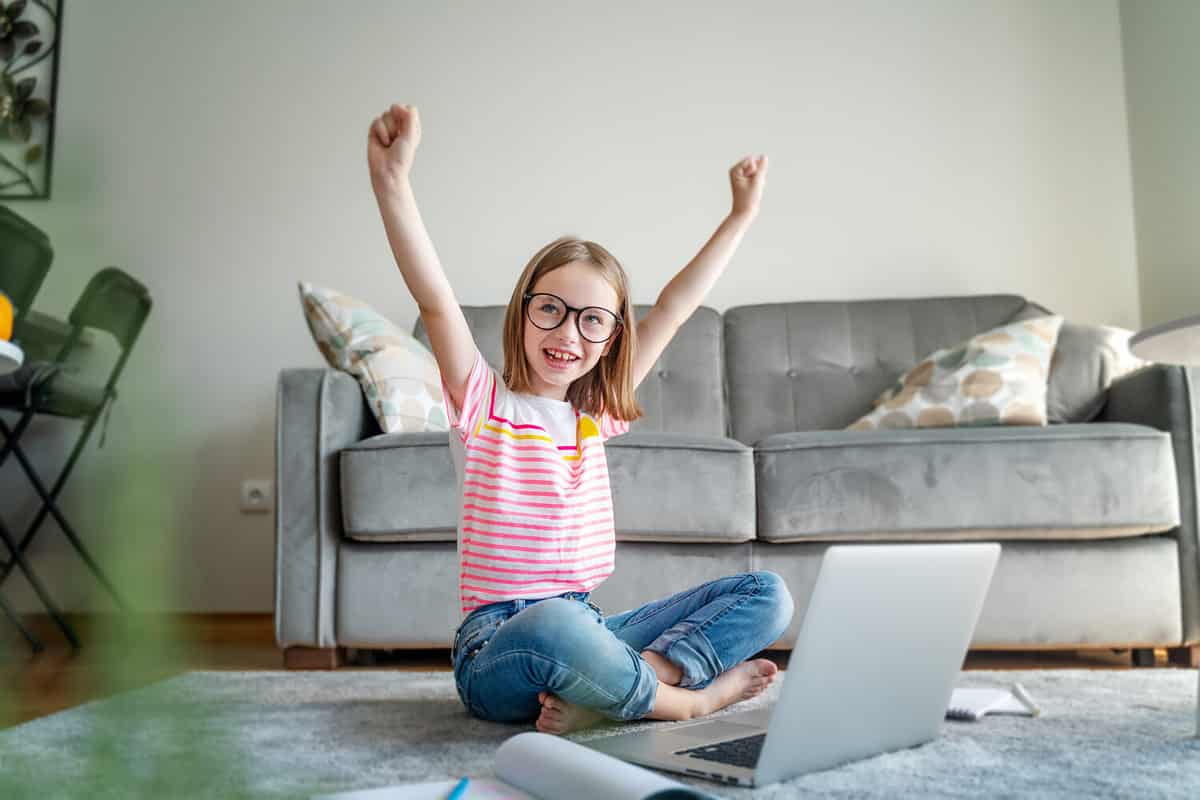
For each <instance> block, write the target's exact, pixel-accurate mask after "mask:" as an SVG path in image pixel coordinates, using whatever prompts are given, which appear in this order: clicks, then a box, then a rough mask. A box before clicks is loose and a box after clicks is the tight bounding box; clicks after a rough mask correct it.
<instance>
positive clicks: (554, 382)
mask: <svg viewBox="0 0 1200 800" xmlns="http://www.w3.org/2000/svg"><path fill="white" fill-rule="evenodd" d="M538 292H544V293H547V294H554V295H558V296H559V297H561V298H562V299H563V301H564V302H566V304H567V305H569V306H571V307H572V308H585V307H587V306H599V307H600V308H604V309H607V310H609V311H611V312H613V313H614V314H619V313H620V309H619V308H618V307H617V292H616V290H615V289H613V287H612V286H611V285H610V284H609V282H608V281H606V280H605V279H604V277H603V276H602V275H601V274H600V272H599V271H598V270H597V269H596V268H595V267H594V266H592V265H591V264H587V263H584V262H581V261H572V262H569V263H567V264H563V265H562V266H561V267H558V268H557V269H554V270H551V271H550V272H547V273H545V274H544V275H542V276H541V277H540V278H538V279H537V281H535V282H534V284H533V286H532V287H530V289H529V293H530V294H536V293H538ZM526 310H528V303H526ZM577 316H578V314H577V312H575V311H568V312H567V313H566V316H565V317H564V318H563V321H562V324H560V325H559V326H558V327H557V328H555V329H554V330H549V331H547V330H542V329H541V328H539V327H538V326H536V325H534V324H533V323H532V322H530V321H529V314H528V313H525V314H524V315H523V317H522V318H523V320H524V324H525V329H524V336H523V339H524V342H525V363H526V364H528V365H529V367H530V369H529V382H530V384H531V392H532V393H533V394H536V395H538V396H540V397H549V398H552V399H554V400H565V399H566V396H567V387H569V386H570V385H571V382H572V381H574V380H577V379H579V378H581V377H583V376H584V375H586V374H587V373H588V372H589V371H590V370H591V369H592V367H594V366H596V364H597V363H598V362H599V361H600V359H601V358H603V357H604V356H605V355H607V354H608V351H609V350H610V349H611V348H612V346H613V344H615V343H616V341H617V336H618V335H619V334H614V335H613V336H612V337H611V338H610V339H609V340H608V341H607V342H589V341H588V340H587V339H585V338H583V337H582V336H581V335H580V334H579V327H578V326H577V325H576V317H577ZM593 338H594V337H593ZM556 355H557V356H560V357H559V358H556V357H555V356H556ZM561 356H566V357H567V358H566V359H565V360H564V359H563V358H561Z"/></svg>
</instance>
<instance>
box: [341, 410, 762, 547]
mask: <svg viewBox="0 0 1200 800" xmlns="http://www.w3.org/2000/svg"><path fill="white" fill-rule="evenodd" d="M605 451H606V455H607V459H608V471H609V483H610V485H611V486H612V493H613V516H614V519H615V522H616V528H617V539H618V540H631V541H650V542H675V541H678V542H744V541H748V540H750V539H753V538H754V456H753V451H752V450H751V448H749V447H747V446H746V445H744V444H742V443H741V442H738V441H735V440H733V439H726V438H723V437H718V436H705V435H700V434H690V433H660V432H645V433H626V434H623V435H621V436H617V437H614V438H612V439H609V440H608V442H607V443H606V444H605ZM340 458H341V462H340V466H341V499H342V524H343V527H344V530H345V536H346V538H348V539H353V540H355V541H363V542H436V541H451V542H452V541H455V540H456V538H457V526H458V480H457V478H456V476H455V473H454V464H453V462H452V461H451V460H450V448H449V447H448V445H447V437H446V434H445V433H389V434H381V435H379V436H373V437H371V438H369V439H364V440H362V441H361V442H358V443H356V444H353V445H350V446H349V447H346V448H344V449H343V450H342V451H341V454H340Z"/></svg>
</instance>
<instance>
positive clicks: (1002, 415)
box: [849, 316, 1063, 430]
mask: <svg viewBox="0 0 1200 800" xmlns="http://www.w3.org/2000/svg"><path fill="white" fill-rule="evenodd" d="M1062 324H1063V318H1062V317H1060V316H1049V317H1037V318H1035V319H1025V320H1021V321H1019V322H1013V323H1010V324H1008V325H1001V326H1000V327H997V328H993V329H992V330H989V331H985V332H983V333H981V334H979V335H977V336H974V337H972V338H971V339H969V340H967V341H966V342H964V343H962V344H960V345H958V346H957V347H950V348H945V349H943V350H938V351H936V352H934V353H931V354H929V355H928V356H926V357H925V358H924V359H922V361H921V363H919V364H917V366H915V367H913V368H912V369H910V370H909V371H908V372H906V373H904V374H903V375H901V376H900V378H899V379H898V380H897V381H896V383H895V384H894V385H893V386H892V387H890V388H889V389H888V390H887V391H885V392H884V393H883V394H882V395H880V396H879V397H878V398H877V399H876V400H875V402H874V403H873V404H872V406H873V408H874V410H873V411H871V412H870V413H868V414H867V415H865V416H863V417H862V418H860V419H858V420H857V421H855V422H854V423H852V424H851V425H849V428H850V429H851V430H873V429H876V428H939V427H948V426H975V425H1045V424H1046V385H1047V382H1046V379H1047V376H1048V374H1049V371H1050V359H1051V356H1052V355H1053V353H1054V345H1055V342H1056V340H1057V339H1058V332H1059V329H1060V328H1061V327H1062Z"/></svg>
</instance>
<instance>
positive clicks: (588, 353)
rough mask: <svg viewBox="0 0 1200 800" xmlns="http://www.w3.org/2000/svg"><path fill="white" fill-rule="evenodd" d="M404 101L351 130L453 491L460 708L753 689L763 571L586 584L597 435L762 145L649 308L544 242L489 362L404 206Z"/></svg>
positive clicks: (770, 629)
mask: <svg viewBox="0 0 1200 800" xmlns="http://www.w3.org/2000/svg"><path fill="white" fill-rule="evenodd" d="M420 140H421V123H420V118H419V116H418V114H417V109H416V108H415V107H413V106H407V105H405V106H402V105H392V106H391V107H390V108H389V109H387V110H386V111H385V112H384V113H383V114H382V115H381V116H380V117H378V118H376V119H375V120H373V121H372V123H371V127H370V130H369V131H368V134H367V160H368V165H369V168H370V175H371V184H372V187H373V188H374V190H375V196H376V199H377V200H378V203H379V210H380V213H381V214H382V216H383V223H384V228H385V229H386V231H387V236H388V241H389V243H390V244H391V247H392V252H393V253H394V254H395V257H396V263H397V265H398V266H399V267H400V273H401V275H403V277H404V282H405V284H406V285H407V286H408V289H409V291H410V292H411V293H412V296H413V298H414V299H415V300H416V301H417V308H418V310H419V311H420V314H421V320H422V322H423V323H424V326H425V329H426V331H427V332H428V335H429V342H430V345H431V346H432V349H433V355H434V357H435V358H436V359H437V363H438V367H439V368H440V370H441V374H442V389H443V393H444V395H445V401H446V411H447V415H448V416H449V418H450V422H451V426H452V432H451V435H450V448H451V455H452V456H453V459H454V463H455V468H456V471H457V473H458V478H459V484H460V493H461V497H462V503H461V511H460V515H459V526H458V555H459V572H458V576H459V603H460V612H461V615H462V617H461V622H460V624H459V627H458V629H457V630H456V631H455V635H454V646H453V648H452V649H451V662H452V663H453V665H454V678H455V684H456V687H457V689H458V694H459V697H460V698H461V699H462V702H463V704H464V705H465V706H466V707H467V709H468V710H469V711H470V712H471V713H472V714H473V715H475V716H477V717H481V718H484V719H490V720H495V721H503V722H514V721H529V720H534V719H535V718H536V728H537V729H538V730H539V731H543V732H545V733H565V732H567V731H570V730H574V729H577V728H580V727H583V726H585V725H588V724H591V723H593V722H595V721H597V720H599V719H601V718H602V717H607V718H610V719H618V720H629V719H640V718H643V717H648V718H650V719H661V720H685V719H691V718H693V717H698V716H703V715H705V714H709V713H711V712H713V711H716V710H717V709H720V708H724V707H725V706H727V705H730V704H731V703H735V702H738V701H739V700H744V699H746V698H749V697H754V696H755V695H757V694H759V693H761V692H762V691H763V690H764V689H765V688H766V687H767V685H768V684H770V683H771V681H772V680H773V679H774V677H775V674H776V672H777V667H776V666H775V664H774V662H772V661H769V660H767V659H754V660H750V661H747V660H746V659H748V658H749V657H750V656H751V655H753V654H754V653H756V652H758V651H760V650H762V649H763V648H764V647H766V646H767V645H769V644H771V643H772V642H774V641H775V640H776V639H778V638H779V637H780V636H781V635H782V634H783V632H784V630H785V629H786V628H787V626H788V623H789V622H790V620H791V616H792V611H793V605H792V599H791V596H790V595H789V594H788V591H787V588H786V586H785V585H784V583H783V581H782V580H781V579H780V578H779V576H777V575H776V574H775V573H773V572H765V571H760V572H751V573H745V574H740V575H733V576H731V577H727V578H721V579H718V580H715V581H710V582H708V583H705V584H702V585H700V586H696V587H694V588H692V589H688V590H687V591H684V592H680V593H678V594H675V595H673V596H671V597H668V598H665V599H663V600H658V601H655V602H653V603H648V604H646V605H644V606H641V607H640V608H636V609H633V610H631V611H626V612H624V613H622V614H617V615H615V616H609V617H606V616H604V614H603V612H601V610H600V609H599V608H598V607H597V606H595V605H594V604H593V603H592V602H591V601H590V600H589V597H590V595H591V591H592V590H593V589H595V588H596V586H598V585H599V584H600V583H601V582H602V581H603V580H604V579H605V578H606V577H608V575H609V574H611V573H612V570H613V551H614V531H613V516H612V492H611V490H610V488H609V483H608V471H607V467H606V462H605V455H604V445H603V442H604V440H605V439H608V438H609V437H611V436H616V435H617V434H620V433H624V432H625V431H627V430H628V429H629V422H630V421H631V420H634V419H636V418H637V417H639V416H641V410H640V409H639V408H638V407H637V404H636V402H635V401H634V389H635V388H636V387H637V385H638V384H639V383H640V382H641V380H642V378H644V377H645V376H646V374H647V373H648V372H649V371H650V369H651V367H652V366H653V365H654V363H655V361H657V360H658V357H659V354H660V353H662V351H663V348H665V347H666V346H667V343H668V342H669V341H670V340H671V337H672V336H674V334H675V331H676V330H677V329H678V328H679V326H680V325H681V324H682V323H683V322H684V321H685V320H687V318H688V317H690V316H691V314H692V312H693V311H694V310H695V309H696V307H697V306H698V305H699V304H700V302H701V301H702V300H703V298H704V296H705V294H707V292H708V290H709V288H710V287H711V286H712V285H713V283H714V282H715V281H716V279H717V277H718V276H719V275H720V274H721V272H722V270H723V269H724V268H725V265H726V263H728V261H729V258H730V256H732V255H733V251H734V249H735V248H736V247H737V245H738V243H739V242H740V241H741V239H742V236H743V235H744V234H745V232H746V230H747V229H748V228H749V226H750V223H751V222H752V221H753V220H754V218H755V216H756V215H757V213H758V206H759V201H760V199H761V196H762V190H763V186H764V184H765V181H766V173H767V158H766V156H761V155H760V156H758V157H756V158H755V157H749V156H748V157H746V158H744V159H742V160H741V161H739V162H738V163H737V164H735V165H734V166H733V167H732V168H731V169H730V171H729V177H730V183H731V184H732V189H733V210H732V212H731V213H730V214H729V216H728V217H727V218H726V219H725V220H724V221H723V222H722V223H721V225H720V227H718V228H717V231H716V233H715V234H714V235H713V236H712V238H711V239H710V240H709V241H708V243H707V244H706V245H705V246H704V248H703V249H702V250H701V251H700V253H699V254H698V255H697V256H696V257H695V258H694V259H693V260H692V262H691V263H690V264H688V265H687V267H686V268H684V269H683V270H682V271H681V272H680V273H679V274H678V275H676V276H675V277H674V278H673V279H672V280H671V281H670V283H668V284H667V286H666V288H665V289H663V291H662V293H661V294H660V295H659V298H658V301H657V302H656V303H655V305H654V307H653V308H652V309H651V310H650V311H649V312H648V313H647V314H646V315H645V317H643V318H642V319H641V320H638V321H637V323H636V326H635V325H634V319H633V305H632V301H631V300H630V297H629V288H628V282H627V280H626V277H625V272H624V270H623V269H622V268H621V266H620V264H619V263H617V260H616V259H615V258H613V257H612V255H610V254H609V253H608V251H606V250H605V249H604V248H603V247H600V246H599V245H597V244H595V243H593V242H587V241H581V240H579V239H574V238H566V237H564V238H561V239H557V240H555V241H553V242H551V243H550V244H548V245H546V246H545V247H543V248H542V249H541V250H540V251H538V252H537V253H536V254H535V255H534V257H533V258H532V259H531V260H530V262H529V263H528V264H527V265H526V267H525V270H524V272H522V273H521V277H520V278H519V279H518V281H517V286H516V289H515V290H514V291H513V294H512V299H511V300H510V301H509V304H508V311H507V315H506V317H505V320H504V373H503V376H500V375H497V374H496V373H495V372H494V371H493V370H492V369H491V368H490V367H489V366H488V365H487V363H486V362H485V361H484V358H483V356H482V355H481V354H480V352H479V350H478V348H477V347H476V345H475V341H474V339H473V338H472V335H471V331H470V329H469V328H468V327H467V322H466V318H465V317H464V316H463V313H462V309H461V308H459V306H458V303H457V301H456V300H455V297H454V292H453V291H452V290H451V288H450V284H449V283H448V282H447V280H446V276H445V274H444V273H443V272H442V268H441V265H440V264H439V262H438V257H437V254H436V253H435V252H434V249H433V245H432V244H431V243H430V241H429V237H428V234H427V233H426V231H425V227H424V225H423V223H422V221H421V217H420V214H419V213H418V211H417V204H416V200H415V198H414V196H413V192H412V188H411V186H410V185H409V173H410V170H411V169H412V165H413V160H414V155H415V153H416V149H417V146H418V144H419V143H420Z"/></svg>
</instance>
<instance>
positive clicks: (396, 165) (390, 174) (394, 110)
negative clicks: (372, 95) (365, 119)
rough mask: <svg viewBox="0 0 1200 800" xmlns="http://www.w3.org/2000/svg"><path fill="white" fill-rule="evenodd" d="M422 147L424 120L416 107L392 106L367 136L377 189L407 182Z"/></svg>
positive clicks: (379, 117) (373, 177) (372, 183)
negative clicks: (419, 147) (420, 145)
mask: <svg viewBox="0 0 1200 800" xmlns="http://www.w3.org/2000/svg"><path fill="white" fill-rule="evenodd" d="M420 143H421V117H420V116H419V115H418V114H417V107H416V106H402V105H399V104H397V103H393V104H392V106H391V107H390V108H388V109H387V110H386V111H384V112H383V114H381V115H380V116H378V117H376V118H375V119H374V120H373V121H372V122H371V129H370V130H369V131H368V132H367V166H368V168H369V169H370V172H371V185H372V186H374V187H375V188H376V189H379V188H382V187H388V186H391V185H395V184H396V183H398V182H400V181H405V180H408V173H409V170H411V169H412V165H413V160H414V159H415V157H416V153H417V145H419V144H420Z"/></svg>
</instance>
